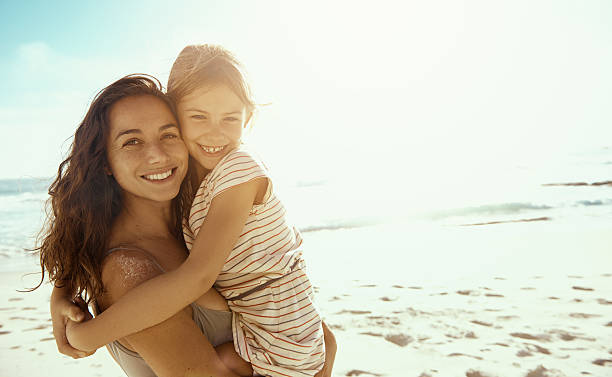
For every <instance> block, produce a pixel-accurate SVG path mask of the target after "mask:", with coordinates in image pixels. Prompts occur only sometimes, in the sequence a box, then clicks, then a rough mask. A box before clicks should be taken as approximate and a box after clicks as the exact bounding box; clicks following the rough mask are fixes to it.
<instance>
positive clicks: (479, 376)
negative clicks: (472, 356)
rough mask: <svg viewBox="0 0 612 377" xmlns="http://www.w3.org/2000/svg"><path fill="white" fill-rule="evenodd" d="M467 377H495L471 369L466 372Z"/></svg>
mask: <svg viewBox="0 0 612 377" xmlns="http://www.w3.org/2000/svg"><path fill="white" fill-rule="evenodd" d="M465 377H493V375H492V374H488V373H484V372H481V371H479V370H474V369H470V370H468V371H467V372H465Z"/></svg>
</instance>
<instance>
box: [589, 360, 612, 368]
mask: <svg viewBox="0 0 612 377" xmlns="http://www.w3.org/2000/svg"><path fill="white" fill-rule="evenodd" d="M606 363H610V364H611V365H612V359H597V360H595V361H593V364H595V365H601V366H602V367H605V366H606Z"/></svg>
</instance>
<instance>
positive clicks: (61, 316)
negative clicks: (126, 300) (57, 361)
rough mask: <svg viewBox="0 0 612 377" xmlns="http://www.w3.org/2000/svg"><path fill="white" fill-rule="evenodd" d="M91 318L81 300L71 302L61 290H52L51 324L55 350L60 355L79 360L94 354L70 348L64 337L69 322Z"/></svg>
mask: <svg viewBox="0 0 612 377" xmlns="http://www.w3.org/2000/svg"><path fill="white" fill-rule="evenodd" d="M91 318H92V316H91V314H90V313H89V310H87V304H85V302H84V301H83V300H82V299H81V298H78V299H77V300H75V301H74V302H73V301H72V300H70V298H69V297H68V296H67V295H65V294H64V292H63V291H62V289H61V288H54V290H53V295H52V296H51V322H52V324H53V336H54V337H55V343H56V344H57V350H58V351H59V352H60V353H61V354H64V355H66V356H70V357H72V358H73V359H79V358H82V357H86V356H89V355H92V354H93V353H94V352H95V351H94V352H85V351H81V350H78V349H76V348H74V347H72V346H71V345H70V343H68V338H67V337H66V325H67V323H68V322H69V321H74V323H76V322H81V321H83V320H88V319H91Z"/></svg>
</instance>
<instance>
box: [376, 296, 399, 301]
mask: <svg viewBox="0 0 612 377" xmlns="http://www.w3.org/2000/svg"><path fill="white" fill-rule="evenodd" d="M380 299H381V301H385V302H389V301H395V300H397V297H396V298H389V297H387V296H384V297H381V298H380Z"/></svg>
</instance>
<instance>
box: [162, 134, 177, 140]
mask: <svg viewBox="0 0 612 377" xmlns="http://www.w3.org/2000/svg"><path fill="white" fill-rule="evenodd" d="M162 138H163V139H178V135H176V134H165V135H163V136H162Z"/></svg>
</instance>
